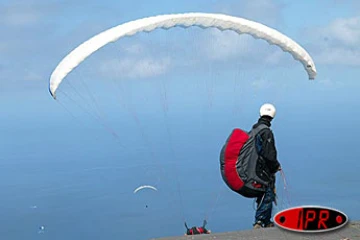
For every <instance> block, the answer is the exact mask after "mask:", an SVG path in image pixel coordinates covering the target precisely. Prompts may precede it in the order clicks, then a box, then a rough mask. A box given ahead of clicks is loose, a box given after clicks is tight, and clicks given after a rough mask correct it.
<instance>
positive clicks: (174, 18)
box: [49, 13, 316, 98]
mask: <svg viewBox="0 0 360 240" xmlns="http://www.w3.org/2000/svg"><path fill="white" fill-rule="evenodd" d="M177 26H179V27H184V28H187V27H191V26H199V27H201V28H217V29H219V30H222V31H224V30H230V31H234V32H236V33H238V34H243V33H244V34H250V35H251V36H253V37H254V38H259V39H263V40H265V41H267V42H268V43H270V44H274V45H276V46H278V47H280V48H281V49H282V50H283V51H285V52H289V53H290V54H291V55H292V56H293V58H294V59H295V60H297V61H300V62H301V63H302V64H303V66H304V69H305V71H306V72H307V74H308V77H309V79H315V77H316V68H315V64H314V62H313V60H312V58H311V57H310V55H309V54H308V52H307V51H306V50H304V49H303V48H302V47H301V46H300V45H299V44H298V43H296V42H295V41H294V40H292V39H290V38H289V37H287V36H285V35H284V34H282V33H280V32H278V31H277V30H275V29H272V28H270V27H267V26H265V25H263V24H260V23H258V22H254V21H250V20H247V19H244V18H239V17H234V16H229V15H224V14H213V13H184V14H169V15H159V16H154V17H148V18H142V19H138V20H135V21H130V22H127V23H124V24H121V25H118V26H116V27H113V28H110V29H108V30H106V31H104V32H101V33H99V34H97V35H95V36H94V37H92V38H90V39H89V40H87V41H85V42H84V43H82V44H81V45H80V46H78V47H77V48H75V49H74V50H73V51H72V52H70V53H69V54H68V55H67V56H66V57H65V58H64V59H63V60H62V61H61V62H60V63H59V65H58V66H57V67H56V68H55V70H54V71H53V73H52V74H51V77H50V83H49V91H50V93H51V95H52V96H53V97H54V98H56V90H57V89H58V87H59V85H60V84H61V82H62V80H63V79H64V78H65V77H66V76H67V75H68V74H69V73H70V72H71V71H72V70H73V69H74V68H76V67H77V66H78V65H79V64H80V63H81V62H82V61H84V60H85V59H86V58H87V57H89V56H90V55H91V54H93V53H94V52H96V51H97V50H99V49H100V48H102V47H103V46H105V45H107V44H108V43H111V42H115V41H117V40H118V39H120V38H122V37H125V36H131V35H134V34H136V33H139V32H151V31H153V30H155V29H158V28H163V29H169V28H173V27H177Z"/></svg>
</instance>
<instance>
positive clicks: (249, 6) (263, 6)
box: [200, 0, 286, 65]
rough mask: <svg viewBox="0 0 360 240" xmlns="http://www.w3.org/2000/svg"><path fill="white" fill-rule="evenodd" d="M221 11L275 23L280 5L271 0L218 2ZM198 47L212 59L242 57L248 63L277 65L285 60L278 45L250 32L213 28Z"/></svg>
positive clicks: (272, 25)
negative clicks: (253, 35) (242, 32)
mask: <svg viewBox="0 0 360 240" xmlns="http://www.w3.org/2000/svg"><path fill="white" fill-rule="evenodd" d="M218 7H219V8H220V9H221V10H220V11H221V12H223V13H225V14H230V15H234V16H239V17H243V18H247V19H250V20H253V21H258V22H260V23H262V24H264V25H267V26H270V27H274V26H275V25H277V24H279V23H280V22H281V11H282V8H283V6H282V5H281V4H279V3H277V2H275V1H274V0H246V1H241V3H235V4H228V5H225V4H223V3H221V5H219V6H218ZM200 49H204V50H203V52H205V53H206V55H207V57H209V58H210V59H212V60H229V59H231V58H241V57H244V58H245V60H246V61H247V62H248V63H256V62H261V63H263V64H266V65H276V64H278V63H279V62H281V61H283V60H284V57H286V56H284V55H286V54H285V53H284V52H282V50H280V49H279V48H276V47H273V46H269V44H268V43H266V42H264V41H262V40H256V39H254V38H253V37H252V36H250V35H239V34H237V33H235V32H229V31H225V32H221V31H219V30H216V29H215V30H212V31H211V32H210V34H209V35H205V37H204V40H203V43H202V44H201V45H200Z"/></svg>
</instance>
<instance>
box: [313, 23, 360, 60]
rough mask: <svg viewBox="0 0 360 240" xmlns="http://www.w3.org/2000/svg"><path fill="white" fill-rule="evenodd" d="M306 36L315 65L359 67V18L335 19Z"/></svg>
mask: <svg viewBox="0 0 360 240" xmlns="http://www.w3.org/2000/svg"><path fill="white" fill-rule="evenodd" d="M308 35H309V36H311V38H312V41H313V44H312V52H314V54H313V55H314V60H315V62H316V63H323V64H336V65H348V66H360V48H359V46H360V17H352V18H339V19H336V20H334V21H332V22H330V23H329V24H328V25H327V26H324V27H317V28H312V29H309V30H308ZM314 35H315V36H314Z"/></svg>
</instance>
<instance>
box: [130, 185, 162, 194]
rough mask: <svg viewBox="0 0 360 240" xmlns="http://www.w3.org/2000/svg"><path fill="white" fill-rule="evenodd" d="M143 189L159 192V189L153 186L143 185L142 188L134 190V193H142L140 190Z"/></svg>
mask: <svg viewBox="0 0 360 240" xmlns="http://www.w3.org/2000/svg"><path fill="white" fill-rule="evenodd" d="M142 189H152V190H155V191H157V188H156V187H154V186H151V185H142V186H140V187H138V188H136V189H135V190H134V193H137V192H138V191H140V190H142Z"/></svg>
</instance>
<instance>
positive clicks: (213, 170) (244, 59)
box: [0, 0, 360, 240]
mask: <svg viewBox="0 0 360 240" xmlns="http://www.w3.org/2000/svg"><path fill="white" fill-rule="evenodd" d="M185 12H209V13H222V14H228V15H232V16H236V17H242V18H246V19H249V20H253V21H257V22H260V23H262V24H264V25H267V26H269V27H271V28H274V29H276V30H278V31H280V32H282V33H283V34H285V35H286V36H288V37H290V38H292V39H293V40H295V41H296V42H297V43H299V44H300V45H301V46H302V47H304V48H305V49H306V50H307V52H308V53H309V54H310V55H311V57H312V59H313V60H314V62H315V65H316V69H317V77H316V79H315V80H314V81H309V80H308V77H307V74H306V71H305V70H304V68H303V66H302V65H301V64H300V62H298V61H295V60H294V59H293V58H292V57H291V56H290V54H288V53H285V52H283V51H281V50H280V49H279V48H278V47H276V46H272V45H269V44H267V42H265V41H262V40H255V39H254V38H252V37H250V36H248V35H238V34H236V33H234V32H230V31H224V32H221V31H219V30H217V29H200V28H188V29H183V28H174V29H170V30H156V31H153V32H151V33H138V34H136V35H134V36H131V37H126V38H122V39H120V40H119V41H117V42H114V43H112V44H108V45H106V46H105V47H104V48H102V49H100V50H99V51H97V52H95V53H94V54H93V55H91V56H90V57H89V58H88V59H86V60H85V61H84V62H83V63H81V64H80V65H79V66H78V67H77V68H76V69H75V70H74V71H73V72H71V73H70V74H69V75H68V76H67V77H66V79H64V81H63V83H62V84H61V86H60V87H59V90H58V94H57V100H54V99H53V98H52V97H51V95H50V94H49V91H48V85H49V79H50V76H51V73H52V71H53V70H54V69H55V67H56V66H57V64H59V62H60V61H61V59H62V58H64V57H65V56H66V55H67V54H68V53H70V51H72V50H73V49H74V48H76V47H77V46H78V45H80V44H81V43H82V42H84V41H86V40H87V39H89V38H91V37H93V36H94V35H96V34H98V33H100V32H102V31H105V30H106V29H109V28H111V27H114V26H117V25H119V24H122V23H126V22H128V21H132V20H136V19H140V18H144V17H149V16H155V15H159V14H169V13H185ZM0 29H1V32H2V34H1V36H2V38H1V39H0V106H1V108H2V111H0V119H1V120H2V124H1V125H0V135H1V136H2V138H1V140H0V141H1V144H0V152H1V155H0V186H1V189H2V198H1V199H0V204H1V206H2V207H1V212H2V213H1V216H2V217H1V218H0V225H1V226H2V227H1V228H0V235H1V236H6V239H11V240H12V239H23V238H25V237H26V238H27V239H39V238H41V239H64V238H66V239H80V238H83V239H99V238H101V239H121V238H123V239H125V238H127V239H150V238H155V237H164V236H174V235H182V234H183V233H184V227H183V221H184V220H186V221H188V222H189V225H199V224H201V223H202V220H203V219H204V217H207V218H208V222H209V228H210V229H211V230H212V231H213V232H224V231H234V230H244V229H249V228H251V226H252V225H251V224H252V222H253V215H254V210H253V206H252V205H253V203H252V200H251V199H244V198H242V197H241V196H239V195H236V194H235V193H233V192H231V190H230V189H228V188H227V187H226V185H225V184H224V182H223V181H222V179H221V176H220V172H219V162H218V161H219V159H218V157H219V151H220V149H221V147H222V145H223V144H224V142H225V140H226V138H227V136H228V134H229V133H230V131H231V130H232V129H233V128H235V127H239V128H242V129H250V128H251V126H252V124H253V123H255V122H256V120H257V118H258V109H259V107H260V106H261V104H263V103H265V102H272V103H274V104H275V106H276V108H277V116H276V119H275V120H274V122H273V125H272V129H273V131H274V134H275V138H276V145H277V148H278V158H279V161H280V163H281V164H282V167H283V169H284V172H285V174H286V183H287V186H286V188H285V189H284V186H285V184H284V182H283V179H282V178H281V176H280V175H279V176H278V178H277V184H278V192H279V194H278V195H279V205H278V206H276V207H275V208H274V211H278V210H281V209H283V208H285V207H289V206H296V205H304V204H311V205H325V206H329V207H334V208H337V209H339V210H341V211H343V212H345V213H346V214H347V215H348V216H349V217H350V219H354V220H359V219H360V211H359V209H360V205H359V202H360V201H359V198H360V192H359V190H358V186H357V184H356V183H357V182H358V179H357V170H358V169H359V167H360V165H359V162H358V158H357V156H358V155H359V154H360V150H359V148H358V146H357V136H358V135H359V134H360V130H359V129H358V128H357V123H358V122H359V120H360V114H359V112H358V111H357V107H358V106H359V102H360V97H359V94H358V91H359V89H360V83H359V82H358V81H357V80H358V78H359V76H360V70H359V69H360V68H359V66H360V60H359V59H360V48H359V46H360V3H359V2H358V1H355V0H354V1H352V0H327V1H325V0H318V1H310V0H303V1H290V0H242V1H231V0H222V1H213V0H211V1H210V0H207V1H205V0H192V1H190V0H189V1H188V0H184V1H169V0H168V1H159V0H158V1H145V0H133V1H107V0H103V1H93V0H87V1H82V0H78V1H51V0H46V1H45V0H34V1H32V0H26V1H7V0H3V1H1V2H0ZM143 184H149V185H154V186H156V187H157V189H158V191H147V189H146V190H144V191H141V192H138V193H137V194H134V193H133V190H134V189H135V188H137V187H138V186H140V185H143ZM234 208H238V210H237V211H234ZM41 226H44V231H43V232H40V233H39V228H40V227H41Z"/></svg>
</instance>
